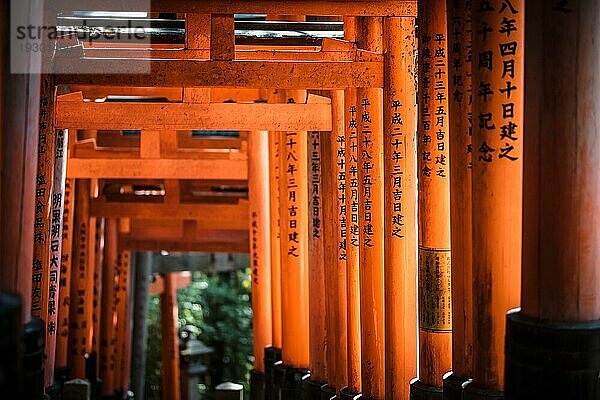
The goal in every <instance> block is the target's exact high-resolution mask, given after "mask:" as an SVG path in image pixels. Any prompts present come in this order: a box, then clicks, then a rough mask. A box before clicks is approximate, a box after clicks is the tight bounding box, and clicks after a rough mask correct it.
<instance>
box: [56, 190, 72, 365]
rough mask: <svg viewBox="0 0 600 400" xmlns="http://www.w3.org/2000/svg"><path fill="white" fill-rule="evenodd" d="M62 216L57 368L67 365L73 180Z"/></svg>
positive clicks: (66, 195) (65, 195)
mask: <svg viewBox="0 0 600 400" xmlns="http://www.w3.org/2000/svg"><path fill="white" fill-rule="evenodd" d="M63 210H64V211H63V218H62V249H61V256H60V290H59V300H58V323H57V324H58V327H57V329H58V336H57V337H56V361H55V365H56V367H58V368H63V367H66V366H67V358H68V357H67V354H68V345H69V304H70V298H71V276H72V269H73V265H72V262H71V260H72V249H73V229H74V225H73V223H74V220H73V218H74V216H75V214H74V212H75V181H74V180H73V179H67V180H66V181H65V191H64V208H63Z"/></svg>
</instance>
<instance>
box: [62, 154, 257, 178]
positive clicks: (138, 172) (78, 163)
mask: <svg viewBox="0 0 600 400" xmlns="http://www.w3.org/2000/svg"><path fill="white" fill-rule="evenodd" d="M67 177H69V178H104V179H199V180H203V179H218V180H246V179H247V162H246V160H223V159H221V160H219V159H215V160H197V159H195V160H186V159H158V160H141V159H135V158H134V159H112V158H105V159H101V158H99V159H80V158H70V159H69V162H68V164H67Z"/></svg>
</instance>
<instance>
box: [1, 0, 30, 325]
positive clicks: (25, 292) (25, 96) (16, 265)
mask: <svg viewBox="0 0 600 400" xmlns="http://www.w3.org/2000/svg"><path fill="white" fill-rule="evenodd" d="M0 11H1V12H2V18H3V22H4V23H5V25H10V23H9V22H10V21H9V18H10V17H9V12H10V10H9V7H8V6H6V7H4V8H3V9H1V10H0ZM32 22H33V21H32ZM8 38H9V32H8V29H7V30H6V33H5V34H3V37H2V40H1V44H0V45H1V46H2V54H3V56H2V62H1V63H2V65H1V67H0V68H1V70H0V73H1V74H2V77H1V82H0V96H1V99H0V100H1V108H0V123H1V124H2V140H1V143H0V153H1V154H0V163H1V165H2V168H1V170H2V176H1V178H0V191H1V193H0V201H1V204H0V206H1V207H0V256H1V257H2V263H3V267H2V268H0V291H3V292H9V293H14V294H19V295H20V296H21V300H22V302H23V303H22V312H23V322H29V320H30V318H31V283H32V282H31V281H32V261H33V246H32V238H33V234H34V229H33V224H34V213H33V210H34V201H35V183H36V179H35V176H36V165H37V151H38V135H37V131H38V115H39V100H40V75H39V74H31V75H25V74H11V72H10V57H8V56H5V55H8V54H10V51H9V40H8ZM39 57H40V54H39V52H38V53H35V54H33V53H32V54H31V57H30V59H31V60H32V62H33V60H34V59H37V60H38V61H39ZM32 70H33V68H32Z"/></svg>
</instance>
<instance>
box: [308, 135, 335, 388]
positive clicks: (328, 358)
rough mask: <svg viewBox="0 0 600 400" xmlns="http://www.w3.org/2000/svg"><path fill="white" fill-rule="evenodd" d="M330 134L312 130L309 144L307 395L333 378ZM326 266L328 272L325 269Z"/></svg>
mask: <svg viewBox="0 0 600 400" xmlns="http://www.w3.org/2000/svg"><path fill="white" fill-rule="evenodd" d="M327 134H329V132H327V133H320V132H310V133H309V134H308V135H307V139H308V143H307V149H308V248H309V253H308V254H309V258H308V276H309V293H310V296H309V311H308V312H309V320H310V324H309V329H310V356H309V358H310V364H309V368H310V381H309V382H307V383H306V384H305V387H304V388H303V390H304V392H305V394H304V396H309V398H311V399H320V398H321V387H322V386H323V385H324V384H325V383H326V382H328V381H329V380H330V378H331V375H330V373H331V371H332V367H333V363H332V358H333V355H334V352H335V350H334V347H335V342H336V340H337V339H336V338H335V337H334V336H333V332H331V331H330V325H329V322H330V320H331V318H333V316H332V315H331V314H329V310H330V309H331V302H332V300H333V299H332V298H330V297H329V288H330V286H328V287H327V288H326V284H327V283H329V282H330V280H329V279H330V278H331V273H330V272H331V268H332V267H331V266H330V265H325V263H324V260H325V258H324V252H323V251H324V230H323V226H322V222H321V221H322V218H323V207H322V202H323V201H324V200H325V199H324V197H323V193H322V191H323V182H322V144H323V142H322V141H323V136H324V135H327ZM326 269H327V271H326Z"/></svg>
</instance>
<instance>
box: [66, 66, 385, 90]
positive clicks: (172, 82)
mask: <svg viewBox="0 0 600 400" xmlns="http://www.w3.org/2000/svg"><path fill="white" fill-rule="evenodd" d="M60 70H61V74H57V76H56V78H57V83H59V84H63V85H72V84H80V85H102V86H104V85H109V86H145V87H152V86H157V87H164V86H181V87H209V86H213V87H248V88H266V89H268V88H273V87H277V88H284V89H306V88H309V89H335V88H345V87H382V86H383V65H382V63H380V62H371V61H365V62H360V61H354V62H332V61H323V62H294V61H287V62H286V61H272V62H270V61H269V62H263V61H190V60H171V61H165V60H152V61H151V60H114V59H110V60H108V59H107V60H96V59H78V60H70V61H69V62H68V63H62V64H61V65H60ZM111 70H117V71H131V72H130V73H127V74H114V73H113V74H111V73H105V74H100V75H99V74H85V73H82V71H111Z"/></svg>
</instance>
